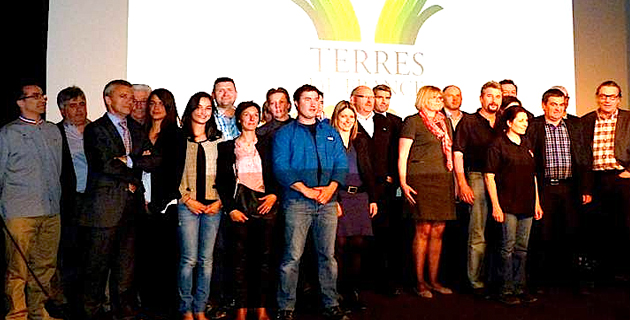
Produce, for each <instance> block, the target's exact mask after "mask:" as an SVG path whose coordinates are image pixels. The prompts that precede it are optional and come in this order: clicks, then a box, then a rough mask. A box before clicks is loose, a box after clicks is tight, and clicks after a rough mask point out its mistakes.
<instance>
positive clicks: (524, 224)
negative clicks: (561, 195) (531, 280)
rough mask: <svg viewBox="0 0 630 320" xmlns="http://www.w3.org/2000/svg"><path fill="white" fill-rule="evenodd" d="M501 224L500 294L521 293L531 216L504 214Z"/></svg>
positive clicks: (523, 288) (523, 286)
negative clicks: (521, 216) (522, 216)
mask: <svg viewBox="0 0 630 320" xmlns="http://www.w3.org/2000/svg"><path fill="white" fill-rule="evenodd" d="M504 216H505V220H504V221H503V223H502V224H501V228H502V229H503V237H502V239H501V280H502V286H501V294H521V293H523V292H524V290H525V274H526V273H527V271H526V270H525V263H526V261H527V245H528V244H529V232H530V230H531V229H532V219H533V218H532V217H526V218H519V217H517V216H515V215H513V214H509V213H506V214H504Z"/></svg>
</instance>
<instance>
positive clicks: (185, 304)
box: [177, 204, 221, 313]
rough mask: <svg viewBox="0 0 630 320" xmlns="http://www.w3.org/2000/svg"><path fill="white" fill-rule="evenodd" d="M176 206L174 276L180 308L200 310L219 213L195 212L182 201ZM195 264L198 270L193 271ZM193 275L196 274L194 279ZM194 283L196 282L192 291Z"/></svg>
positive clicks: (207, 288)
mask: <svg viewBox="0 0 630 320" xmlns="http://www.w3.org/2000/svg"><path fill="white" fill-rule="evenodd" d="M177 209H178V210H177V213H178V216H179V226H178V228H177V234H178V238H179V248H180V252H181V256H180V259H179V274H178V279H177V281H178V282H177V287H178V288H177V291H178V293H179V299H180V304H179V311H180V312H182V313H185V312H189V311H192V312H195V313H197V312H203V311H205V309H206V303H207V302H208V296H209V294H210V280H211V278H212V255H213V253H214V243H215V241H216V238H217V232H218V230H219V223H220V222H221V213H218V214H214V215H209V214H203V213H202V214H194V213H192V212H190V210H188V207H186V205H185V204H179V206H178V208H177ZM195 267H197V271H196V272H195V273H193V269H194V268H195ZM193 275H195V279H194V281H193ZM193 283H195V284H196V287H195V288H194V290H193Z"/></svg>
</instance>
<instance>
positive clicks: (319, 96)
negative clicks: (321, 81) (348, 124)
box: [317, 89, 325, 119]
mask: <svg viewBox="0 0 630 320" xmlns="http://www.w3.org/2000/svg"><path fill="white" fill-rule="evenodd" d="M317 99H319V100H318V101H319V104H318V105H317V117H318V118H320V119H323V118H324V117H325V116H324V92H322V91H321V90H319V89H317Z"/></svg>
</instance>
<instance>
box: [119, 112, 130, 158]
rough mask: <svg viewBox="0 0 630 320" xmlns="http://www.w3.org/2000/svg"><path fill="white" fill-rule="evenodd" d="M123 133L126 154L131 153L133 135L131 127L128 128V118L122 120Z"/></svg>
mask: <svg viewBox="0 0 630 320" xmlns="http://www.w3.org/2000/svg"><path fill="white" fill-rule="evenodd" d="M118 124H119V125H120V128H121V129H122V134H123V143H124V144H125V152H126V154H129V153H131V135H129V129H127V120H121V121H120V122H119V123H118Z"/></svg>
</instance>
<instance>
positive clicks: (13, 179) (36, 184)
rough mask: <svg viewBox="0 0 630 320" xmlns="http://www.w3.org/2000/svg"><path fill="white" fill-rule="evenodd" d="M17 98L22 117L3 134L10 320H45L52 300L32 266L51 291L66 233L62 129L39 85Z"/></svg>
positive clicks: (1, 181)
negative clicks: (50, 116)
mask: <svg viewBox="0 0 630 320" xmlns="http://www.w3.org/2000/svg"><path fill="white" fill-rule="evenodd" d="M16 98H17V105H18V106H19V109H20V116H19V118H18V119H17V120H14V121H12V122H9V123H8V124H7V125H6V126H4V127H3V128H2V129H0V208H2V209H0V214H1V215H2V219H3V220H4V223H5V224H6V227H7V231H8V232H9V234H10V235H7V234H6V233H5V236H6V239H5V259H6V277H5V284H4V294H5V296H6V297H7V298H8V299H6V300H7V307H8V312H7V314H6V318H7V319H17V318H20V319H22V318H23V319H26V317H27V316H28V318H29V319H44V318H46V317H47V313H46V311H44V303H45V301H46V295H45V294H44V293H43V292H42V290H41V289H40V287H39V285H38V284H37V282H36V280H34V279H33V278H32V277H31V275H30V274H29V271H28V269H27V262H26V261H28V266H30V268H31V269H32V271H33V272H34V273H35V274H36V275H37V278H38V279H37V280H39V281H40V283H41V284H42V285H43V286H44V288H45V289H46V290H50V280H51V278H52V276H53V274H54V273H55V269H56V268H55V267H56V265H57V248H58V246H59V235H60V230H61V220H60V215H59V212H60V210H59V200H60V197H61V183H60V175H61V159H62V140H61V133H60V132H59V129H58V128H57V127H56V126H55V125H54V124H52V123H50V122H47V121H44V120H43V119H42V114H43V113H44V112H45V111H46V95H45V94H44V93H43V91H42V89H41V88H40V87H39V86H38V85H36V84H32V83H29V84H27V85H23V86H22V87H21V89H20V90H19V92H18V94H17V97H16ZM14 240H15V243H14V242H13V241H14ZM20 252H21V253H23V254H24V256H22V254H21V253H20Z"/></svg>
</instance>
